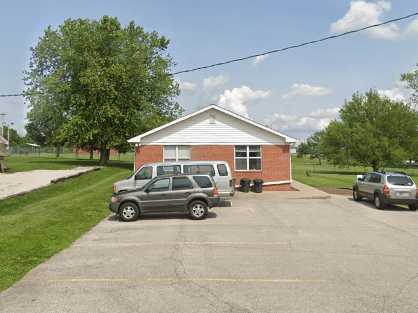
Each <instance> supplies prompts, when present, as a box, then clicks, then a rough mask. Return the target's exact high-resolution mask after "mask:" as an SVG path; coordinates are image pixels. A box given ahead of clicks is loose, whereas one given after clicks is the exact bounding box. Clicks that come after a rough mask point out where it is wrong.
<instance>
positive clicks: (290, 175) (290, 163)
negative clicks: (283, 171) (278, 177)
mask: <svg viewBox="0 0 418 313" xmlns="http://www.w3.org/2000/svg"><path fill="white" fill-rule="evenodd" d="M290 149H291V147H289V166H290V169H289V177H290V183H292V180H293V178H292V154H291V153H290Z"/></svg>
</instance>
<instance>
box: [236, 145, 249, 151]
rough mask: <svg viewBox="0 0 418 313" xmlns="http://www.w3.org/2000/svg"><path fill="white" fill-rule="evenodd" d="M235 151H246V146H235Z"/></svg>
mask: <svg viewBox="0 0 418 313" xmlns="http://www.w3.org/2000/svg"><path fill="white" fill-rule="evenodd" d="M235 151H247V146H235Z"/></svg>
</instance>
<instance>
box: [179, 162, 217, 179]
mask: <svg viewBox="0 0 418 313" xmlns="http://www.w3.org/2000/svg"><path fill="white" fill-rule="evenodd" d="M183 171H184V173H185V174H203V175H211V176H215V169H214V168H213V165H212V164H208V165H205V164H196V165H184V166H183Z"/></svg>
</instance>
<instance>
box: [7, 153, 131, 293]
mask: <svg viewBox="0 0 418 313" xmlns="http://www.w3.org/2000/svg"><path fill="white" fill-rule="evenodd" d="M96 163H97V161H94V162H91V161H86V160H71V159H64V158H63V159H58V160H57V159H55V158H37V159H35V158H32V157H12V158H10V160H9V164H8V165H9V166H10V167H11V168H13V170H14V171H19V170H29V169H39V168H44V169H45V168H47V169H48V168H49V169H51V168H52V169H57V168H69V167H73V166H80V165H94V164H96ZM131 166H132V164H131V163H129V162H113V164H112V166H109V167H105V168H103V169H101V170H100V171H95V172H92V173H89V174H85V175H82V176H80V177H78V178H73V179H69V180H67V181H65V182H62V183H58V184H55V185H51V186H48V187H45V188H42V189H39V190H36V191H33V192H30V193H28V194H26V195H23V196H19V197H14V198H10V199H6V200H3V201H0V264H1V266H0V290H3V289H5V288H7V287H9V286H10V285H12V284H13V283H14V282H16V281H17V280H18V279H20V278H21V277H22V276H23V275H24V274H25V273H26V272H28V271H29V270H31V269H32V268H33V267H35V266H36V265H38V264H40V263H42V262H43V261H45V260H46V259H48V258H49V257H51V256H52V255H54V254H56V253H57V252H59V251H60V250H62V249H64V248H66V247H68V246H69V245H70V244H71V243H72V242H73V241H74V240H76V239H77V238H79V237H80V236H81V235H82V234H83V233H85V232H86V231H88V230H89V229H90V228H91V227H93V226H94V225H96V224H97V223H98V222H99V221H100V220H101V219H103V218H104V217H105V216H107V215H108V214H109V210H108V208H107V203H108V201H109V198H110V196H111V193H112V184H113V182H115V181H117V180H120V179H122V178H124V177H126V176H128V174H129V172H130V170H129V169H130V168H131Z"/></svg>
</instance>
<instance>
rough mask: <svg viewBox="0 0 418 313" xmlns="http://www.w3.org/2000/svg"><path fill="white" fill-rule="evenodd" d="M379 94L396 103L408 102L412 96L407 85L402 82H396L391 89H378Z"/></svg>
mask: <svg viewBox="0 0 418 313" xmlns="http://www.w3.org/2000/svg"><path fill="white" fill-rule="evenodd" d="M377 92H378V93H379V94H380V95H381V96H385V97H388V98H389V99H391V100H394V101H403V102H405V101H407V100H408V98H409V97H410V96H411V92H410V91H409V90H408V89H407V88H406V84H405V83H404V82H401V81H397V82H395V85H394V86H393V87H392V88H391V89H378V90H377Z"/></svg>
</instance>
